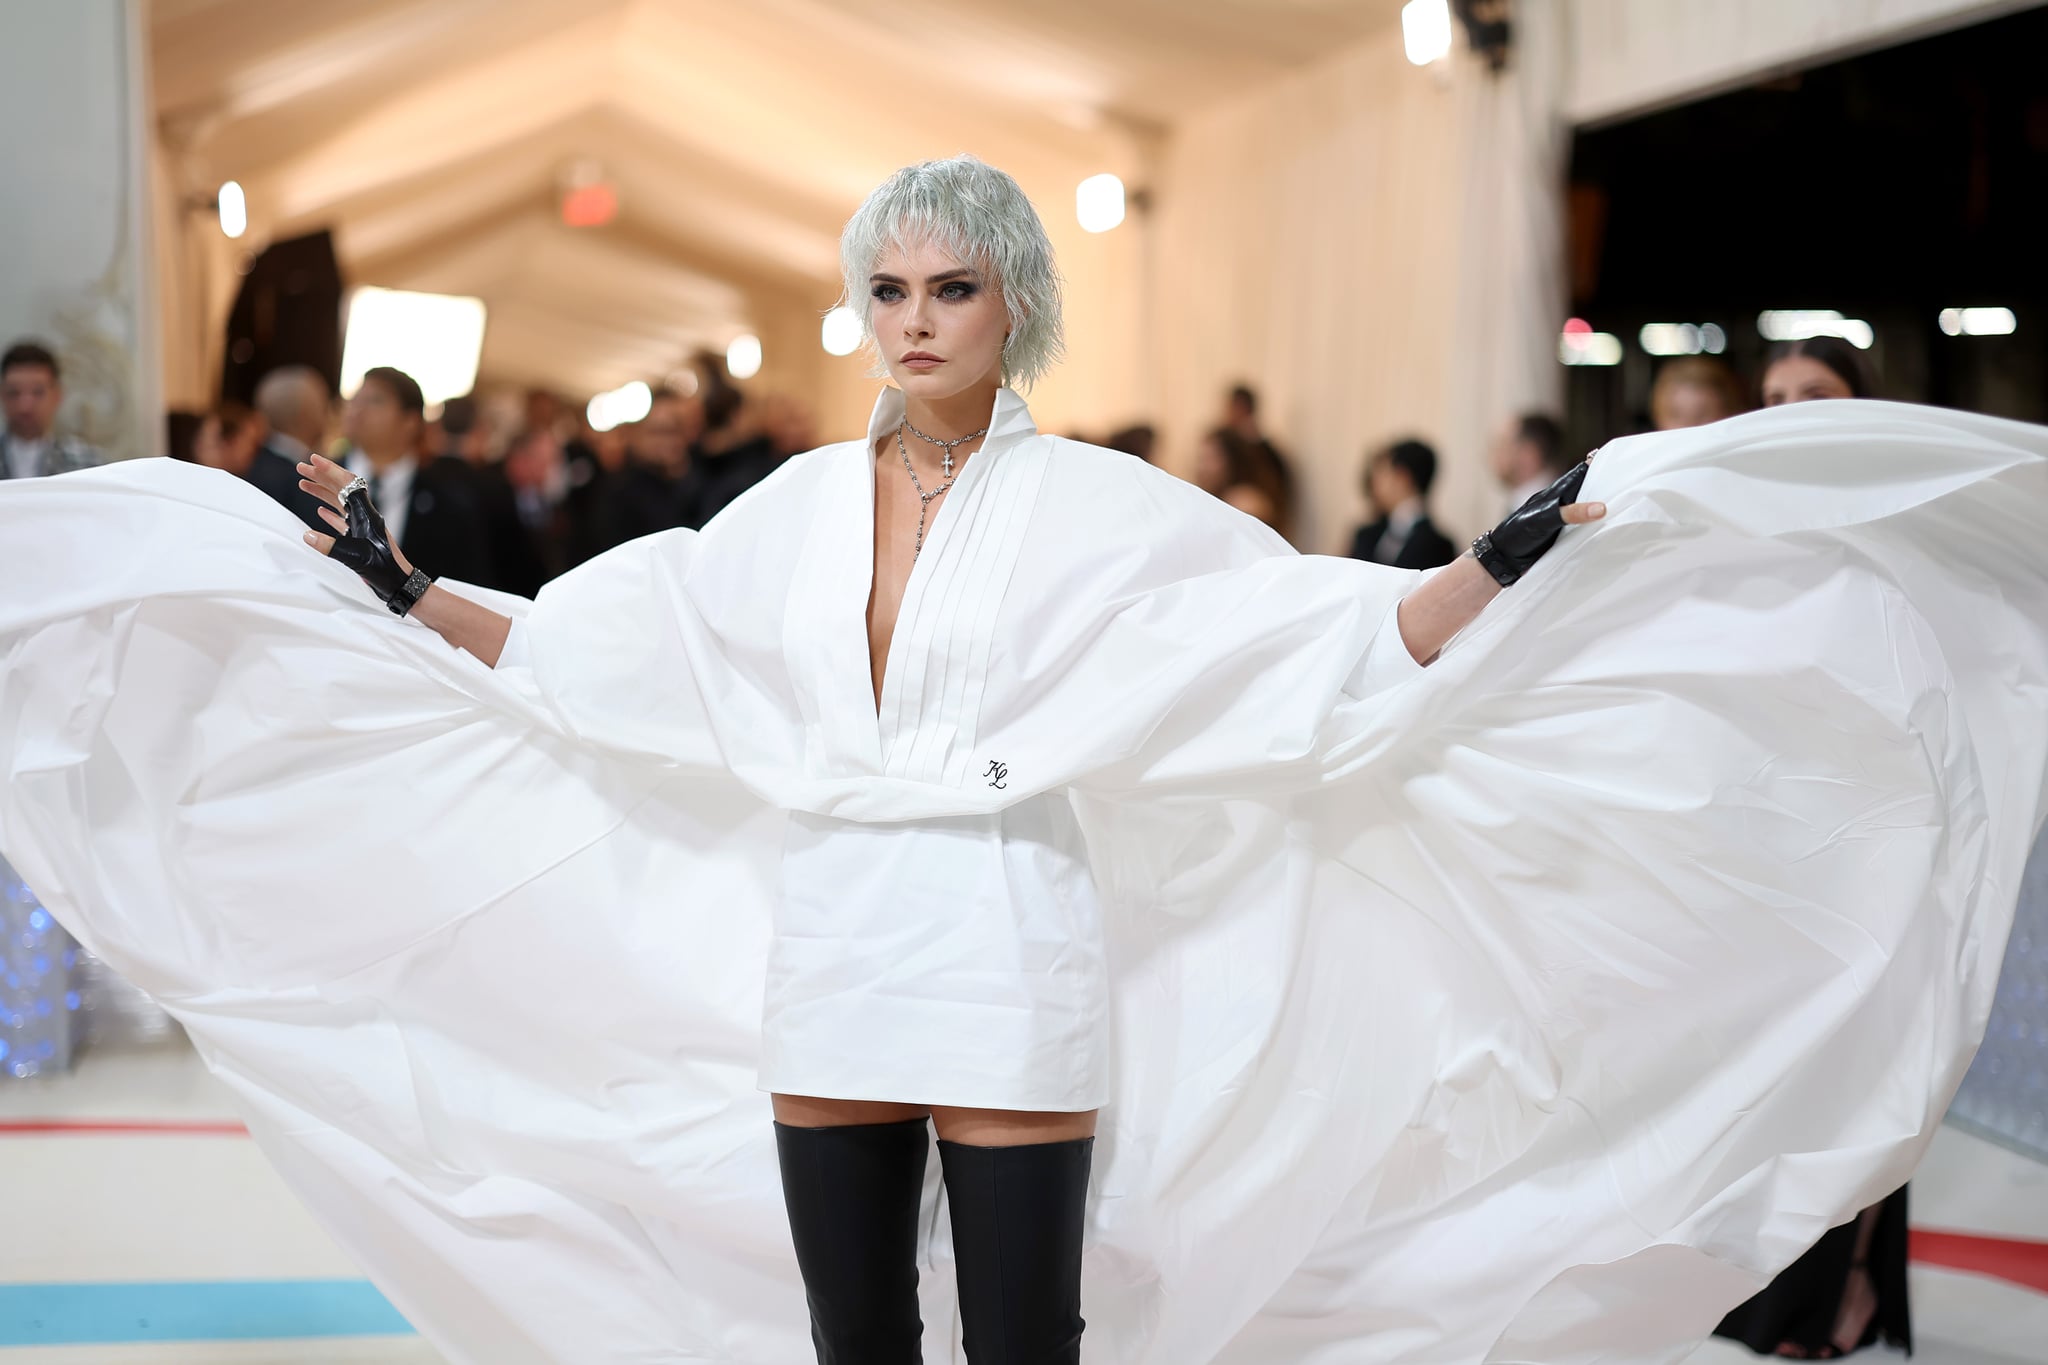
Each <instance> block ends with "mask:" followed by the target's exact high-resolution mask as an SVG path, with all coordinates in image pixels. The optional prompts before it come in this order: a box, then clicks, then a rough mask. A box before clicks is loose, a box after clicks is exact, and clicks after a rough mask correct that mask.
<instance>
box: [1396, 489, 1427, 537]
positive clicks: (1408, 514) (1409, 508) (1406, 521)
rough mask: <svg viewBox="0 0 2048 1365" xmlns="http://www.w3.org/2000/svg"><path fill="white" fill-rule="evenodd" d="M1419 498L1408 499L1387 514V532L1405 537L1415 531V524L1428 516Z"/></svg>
mask: <svg viewBox="0 0 2048 1365" xmlns="http://www.w3.org/2000/svg"><path fill="white" fill-rule="evenodd" d="M1428 511H1429V509H1428V508H1426V507H1424V506H1423V503H1422V499H1421V498H1410V499H1408V500H1407V501H1406V502H1404V503H1402V504H1401V505H1400V506H1399V507H1396V508H1395V509H1394V510H1393V511H1391V512H1389V513H1387V530H1389V531H1390V532H1392V533H1393V534H1395V535H1400V536H1405V535H1407V534H1408V533H1409V532H1410V531H1412V530H1414V529H1415V524H1416V523H1417V522H1419V521H1421V520H1422V519H1423V517H1424V516H1426V515H1428Z"/></svg>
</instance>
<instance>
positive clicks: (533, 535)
mask: <svg viewBox="0 0 2048 1365" xmlns="http://www.w3.org/2000/svg"><path fill="white" fill-rule="evenodd" d="M566 473H567V471H566V470H565V468H564V466H563V460H562V443H561V442H560V441H559V440H557V439H556V438H555V433H554V431H553V430H552V429H550V428H548V427H528V428H527V429H526V430H524V431H522V432H520V433H519V434H518V435H516V436H514V437H513V438H512V444H510V445H509V446H507V447H505V458H504V459H502V460H500V461H498V462H497V463H496V464H494V465H489V466H487V467H485V468H484V469H481V470H479V471H477V473H476V475H475V479H474V487H475V488H476V493H477V502H478V505H479V507H480V508H481V509H482V511H483V516H484V529H485V531H486V533H487V534H488V535H489V536H490V538H491V567H492V569H493V570H494V571H495V572H496V574H497V578H496V579H495V580H494V581H493V582H492V583H491V584H489V586H491V587H494V588H499V589H502V590H503V591H505V592H511V593H517V594H519V595H520V596H521V597H533V596H536V595H537V594H538V593H539V592H540V590H541V586H542V585H543V584H545V583H546V582H547V581H548V580H549V579H551V578H553V577H554V576H555V575H556V574H559V573H561V572H562V570H564V569H566V568H568V567H569V553H570V548H571V546H570V542H571V538H572V533H573V527H572V526H571V524H570V519H569V514H568V511H567V510H566V508H565V507H564V505H563V502H562V494H563V492H564V489H565V485H566V482H567V479H566Z"/></svg>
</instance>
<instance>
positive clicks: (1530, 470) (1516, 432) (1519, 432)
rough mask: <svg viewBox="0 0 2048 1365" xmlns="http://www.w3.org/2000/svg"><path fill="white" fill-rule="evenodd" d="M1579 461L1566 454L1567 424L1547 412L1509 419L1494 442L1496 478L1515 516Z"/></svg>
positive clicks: (1525, 414)
mask: <svg viewBox="0 0 2048 1365" xmlns="http://www.w3.org/2000/svg"><path fill="white" fill-rule="evenodd" d="M1577 463H1578V461H1577V460H1575V459H1572V458H1571V457H1569V456H1568V455H1566V454H1565V450H1564V424H1563V423H1562V422H1560V421H1558V420H1557V419H1556V418H1555V417H1552V416H1551V415H1550V414H1549V413H1546V412H1525V413H1523V414H1522V415H1521V416H1519V417H1515V418H1511V419H1509V421H1508V423H1507V425H1505V426H1503V427H1502V428H1501V430H1500V434H1499V435H1498V436H1496V437H1495V438H1494V442H1493V475H1494V477H1495V478H1497V479H1499V480H1500V486H1501V487H1502V488H1505V489H1506V490H1507V502H1506V503H1505V504H1504V505H1505V506H1506V508H1507V510H1508V511H1510V512H1512V511H1514V510H1515V509H1516V508H1517V507H1520V506H1521V505H1522V504H1523V503H1525V502H1527V501H1528V500H1529V499H1530V498H1532V497H1534V496H1535V495H1536V494H1538V493H1540V492H1542V491H1543V490H1544V489H1546V488H1548V487H1549V486H1550V485H1551V482H1552V481H1553V480H1555V479H1557V478H1558V477H1560V476H1561V475H1563V474H1564V473H1565V472H1566V471H1567V470H1569V469H1570V468H1571V467H1572V466H1573V465H1575V464H1577Z"/></svg>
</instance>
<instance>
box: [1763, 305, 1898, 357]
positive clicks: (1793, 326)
mask: <svg viewBox="0 0 2048 1365" xmlns="http://www.w3.org/2000/svg"><path fill="white" fill-rule="evenodd" d="M1756 329H1757V331H1759V332H1761V333H1763V336H1764V340H1765V341H1805V340H1806V339H1807V338H1808V337H1840V338H1842V339H1843V340H1844V341H1846V342H1848V343H1849V344H1850V345H1851V346H1854V347H1856V348H1857V349H1858V350H1861V351H1867V350H1869V349H1870V344H1871V342H1873V341H1875V340H1876V339H1877V334H1876V333H1875V332H1874V331H1872V330H1871V326H1870V324H1869V323H1867V322H1865V321H1863V320H1862V319H1861V318H1845V317H1843V316H1842V315H1841V314H1840V313H1837V312H1835V311H1834V310H1833V309H1831V308H1829V309H1820V308H1769V309H1766V310H1764V311H1763V312H1761V313H1758V314H1757V315H1756Z"/></svg>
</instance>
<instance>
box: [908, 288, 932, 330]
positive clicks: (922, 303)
mask: <svg viewBox="0 0 2048 1365" xmlns="http://www.w3.org/2000/svg"><path fill="white" fill-rule="evenodd" d="M930 307H931V301H930V300H929V299H926V298H922V297H919V298H913V299H911V301H910V306H909V307H907V308H905V309H904V310H903V335H904V336H905V337H906V338H907V339H909V340H911V341H916V340H919V339H920V338H923V337H928V336H930V335H931V334H932V320H931V314H930V313H929V312H927V311H926V310H927V309H929V308H930Z"/></svg>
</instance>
